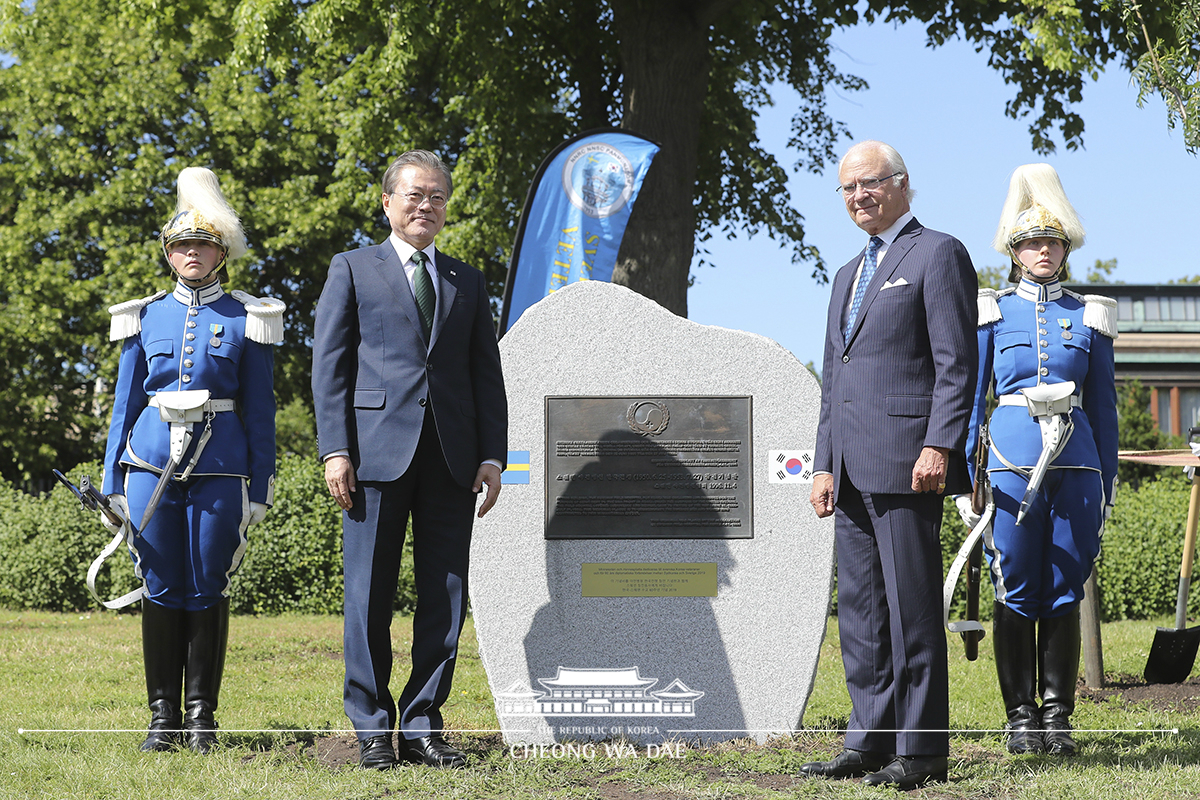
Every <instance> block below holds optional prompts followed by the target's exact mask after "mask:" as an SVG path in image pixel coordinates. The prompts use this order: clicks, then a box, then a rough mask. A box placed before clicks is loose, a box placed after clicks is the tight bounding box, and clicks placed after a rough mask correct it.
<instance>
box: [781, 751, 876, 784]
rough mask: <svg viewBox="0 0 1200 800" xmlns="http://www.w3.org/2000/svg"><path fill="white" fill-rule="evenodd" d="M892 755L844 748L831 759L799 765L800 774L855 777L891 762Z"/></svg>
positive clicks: (821, 776) (824, 776)
mask: <svg viewBox="0 0 1200 800" xmlns="http://www.w3.org/2000/svg"><path fill="white" fill-rule="evenodd" d="M893 758H894V756H892V755H891V754H889V753H873V752H871V751H869V750H851V749H850V748H848V747H847V748H846V749H845V750H843V751H842V752H840V753H838V754H837V756H835V757H834V759H833V760H832V761H810V762H808V763H807V764H801V765H800V774H801V775H807V776H809V777H810V778H813V777H819V778H857V777H858V776H860V775H866V774H867V773H869V772H874V771H875V770H877V769H882V768H883V767H885V766H887V765H888V764H889V763H891V761H892V759H893Z"/></svg>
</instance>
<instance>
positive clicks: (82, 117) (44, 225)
mask: <svg viewBox="0 0 1200 800" xmlns="http://www.w3.org/2000/svg"><path fill="white" fill-rule="evenodd" d="M234 8H235V3H233V2H230V1H229V0H215V2H205V3H198V2H181V3H161V4H160V3H154V4H153V7H148V8H146V9H144V10H143V9H138V8H137V7H136V4H135V3H127V2H119V1H118V0H80V2H71V3H66V2H62V0H38V2H37V3H18V2H15V1H13V0H5V1H4V2H2V3H0V49H3V50H5V51H7V53H8V54H9V55H10V56H11V57H12V59H15V61H14V62H12V63H10V62H9V61H8V60H6V61H4V62H3V64H4V65H5V66H3V67H0V370H2V372H0V430H2V431H4V436H2V437H0V477H3V478H5V479H7V480H9V481H12V482H23V481H28V480H30V479H36V478H39V477H41V476H43V475H46V474H48V473H49V471H50V468H51V467H54V466H57V467H60V468H61V467H62V466H64V465H70V464H74V463H79V462H81V461H84V460H86V459H89V458H94V457H95V454H96V450H97V449H98V448H99V447H100V446H101V445H100V444H99V443H100V442H101V441H102V440H103V435H104V430H105V427H106V425H107V421H108V406H109V400H108V397H107V389H105V388H104V386H105V384H107V385H109V386H111V384H112V383H113V382H114V381H115V378H116V364H117V357H118V355H119V352H120V347H119V345H117V344H114V343H110V342H108V341H107V338H108V337H107V331H108V314H107V313H106V311H105V309H106V308H107V307H108V306H110V305H113V304H115V303H118V302H122V301H125V300H129V299H132V298H136V297H142V296H145V295H147V294H151V293H152V292H154V291H157V290H159V289H162V288H166V287H169V286H170V283H171V279H170V277H169V274H168V271H167V267H166V264H165V262H164V260H163V257H162V254H161V251H160V250H159V247H158V244H157V240H156V236H157V234H158V229H159V227H160V225H161V224H162V223H163V222H164V221H165V220H166V219H167V218H168V217H169V216H170V214H171V212H172V210H173V208H174V204H175V178H176V176H177V174H178V172H179V170H180V168H182V167H184V166H192V165H199V166H208V167H211V168H212V169H214V170H216V172H217V174H218V175H219V176H220V179H221V184H222V188H223V190H224V192H225V194H226V196H227V197H228V198H229V200H230V203H231V204H232V205H233V207H234V208H235V209H237V210H238V211H239V212H240V214H241V216H242V220H243V223H244V225H245V227H246V230H247V233H248V236H249V239H250V244H251V252H250V254H249V255H248V256H246V257H243V258H242V259H239V260H238V261H235V262H233V263H231V264H230V287H229V288H236V289H244V290H247V291H249V292H251V293H252V294H256V295H262V294H266V295H272V296H275V297H279V298H281V299H283V300H284V301H285V302H286V303H287V305H288V309H289V310H288V312H287V314H286V315H285V325H286V327H287V334H286V337H285V343H284V344H283V345H281V346H280V348H279V349H278V351H277V356H276V376H275V377H276V381H275V384H276V389H277V392H278V394H279V396H280V401H281V403H282V404H287V403H289V402H290V401H291V400H292V399H293V398H294V397H297V396H299V397H307V396H308V394H309V389H308V382H309V364H310V355H309V352H308V347H309V342H310V341H311V335H312V310H313V307H314V305H315V303H316V299H317V296H318V294H319V292H320V289H321V286H322V284H323V282H324V275H325V269H326V265H327V264H328V263H329V259H330V258H331V257H332V255H333V254H334V253H336V252H338V251H340V250H344V249H347V248H349V247H351V246H354V245H355V244H356V243H360V242H361V241H363V240H365V239H369V238H376V237H377V236H378V234H379V233H381V232H382V231H384V230H386V229H384V228H382V227H381V226H378V225H375V224H373V221H374V220H375V219H376V218H378V214H377V213H376V211H377V205H378V204H377V203H373V202H372V196H371V195H372V193H371V192H370V191H368V187H369V186H370V184H371V181H372V180H373V178H372V174H373V172H375V171H376V168H377V167H378V165H379V164H380V162H381V160H382V159H383V158H384V155H380V154H376V155H371V154H370V152H366V151H363V152H358V154H357V156H356V157H357V158H358V159H359V161H360V163H361V168H359V169H343V172H342V173H340V174H337V173H335V167H336V164H335V160H334V158H333V154H334V152H335V151H336V149H337V138H336V133H335V131H337V130H338V129H339V128H340V127H341V125H340V123H339V122H338V121H337V120H338V118H339V114H340V113H341V111H342V108H341V106H340V105H339V103H338V102H337V101H336V99H331V98H325V99H322V98H321V92H322V90H321V87H320V86H318V85H317V84H316V83H315V82H314V81H313V80H312V79H311V78H307V77H305V76H303V75H296V74H284V75H282V76H280V77H279V78H276V77H275V76H273V75H269V74H266V73H265V72H264V71H263V70H261V69H249V70H244V71H239V70H235V69H232V68H231V67H230V66H229V64H228V61H229V58H230V53H231V48H232V39H233V35H234V31H233V29H232V28H231V27H230V19H231V17H232V15H233V12H234ZM381 135H384V134H381ZM377 149H382V148H377ZM372 152H374V151H372Z"/></svg>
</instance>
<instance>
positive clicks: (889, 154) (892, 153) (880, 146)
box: [838, 139, 917, 203]
mask: <svg viewBox="0 0 1200 800" xmlns="http://www.w3.org/2000/svg"><path fill="white" fill-rule="evenodd" d="M856 150H878V151H879V152H881V153H883V158H884V160H885V161H886V162H887V165H888V169H889V170H890V171H892V172H899V173H900V174H899V175H897V176H896V177H895V178H893V179H892V184H893V185H894V186H899V185H900V184H901V182H903V180H904V179H905V178H906V177H909V175H908V167H906V166H904V159H903V158H901V156H900V153H898V152H897V151H896V148H894V147H892V146H891V145H890V144H888V143H886V142H879V141H876V140H874V139H868V140H867V141H865V142H859V143H858V144H856V145H854V146H853V147H851V148H850V149H849V150H847V151H846V154H845V155H844V156H842V160H841V161H839V162H838V172H839V173H841V171H842V162H844V161H845V160H846V159H847V158H849V157H850V154H851V153H853V152H855V151H856ZM916 195H917V193H916V191H915V190H914V189H913V188H912V180H909V182H908V189H906V190H905V192H904V199H905V200H907V201H908V202H909V203H911V202H912V199H913V198H914V197H916Z"/></svg>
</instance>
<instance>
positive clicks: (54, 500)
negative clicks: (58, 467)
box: [0, 463, 138, 611]
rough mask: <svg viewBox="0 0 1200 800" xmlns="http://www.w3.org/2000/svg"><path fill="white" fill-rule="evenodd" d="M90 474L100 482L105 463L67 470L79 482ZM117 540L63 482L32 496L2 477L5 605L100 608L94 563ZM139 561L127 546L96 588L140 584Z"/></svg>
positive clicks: (0, 558) (112, 591) (121, 589)
mask: <svg viewBox="0 0 1200 800" xmlns="http://www.w3.org/2000/svg"><path fill="white" fill-rule="evenodd" d="M84 475H90V476H91V477H92V479H93V480H95V481H96V484H97V485H99V483H100V465H99V464H97V463H91V464H82V465H80V466H78V467H76V468H75V469H73V470H71V471H70V472H69V473H67V477H69V478H70V479H71V481H72V482H73V483H74V484H75V485H76V486H78V485H79V483H80V481H81V480H82V478H83V476H84ZM111 539H112V535H111V534H109V532H108V531H107V530H106V529H105V528H104V527H103V526H102V525H101V524H100V522H99V515H98V514H94V513H91V512H85V511H83V510H82V509H81V508H80V506H79V501H78V500H76V499H75V495H73V494H71V493H70V492H69V491H67V489H66V487H64V486H62V485H61V484H59V483H58V482H57V481H56V482H55V484H54V489H53V490H51V491H50V493H49V494H47V495H45V496H43V497H31V496H30V495H27V494H25V493H24V492H22V491H20V490H18V489H15V488H13V486H11V485H10V484H8V483H6V482H4V481H0V606H3V607H4V608H12V609H26V608H29V609H40V610H43V611H76V610H82V609H87V608H93V607H95V605H96V603H95V601H94V600H92V597H91V595H90V594H88V590H87V585H86V584H85V583H84V581H85V579H86V577H87V570H88V566H89V565H90V564H91V563H92V559H94V558H95V557H96V556H97V555H99V554H100V551H101V550H102V549H103V548H104V546H105V545H106V544H108V542H109V541H110V540H111ZM137 586H138V581H137V579H136V578H134V576H133V562H132V561H131V560H130V558H129V555H128V551H124V552H123V548H122V549H121V550H118V551H117V552H116V553H114V554H113V555H112V556H111V557H110V558H109V559H108V561H106V562H105V563H104V566H103V567H102V568H101V570H100V572H99V574H98V575H97V576H96V591H97V592H99V593H100V594H101V595H102V596H104V597H118V596H120V595H123V594H125V593H126V592H128V591H131V590H133V589H136V588H137Z"/></svg>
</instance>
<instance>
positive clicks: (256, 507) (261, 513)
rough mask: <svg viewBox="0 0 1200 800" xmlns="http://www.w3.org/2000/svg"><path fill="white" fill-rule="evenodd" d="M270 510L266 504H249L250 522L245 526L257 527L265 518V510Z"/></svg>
mask: <svg viewBox="0 0 1200 800" xmlns="http://www.w3.org/2000/svg"><path fill="white" fill-rule="evenodd" d="M268 508H270V506H268V505H267V504H266V503H251V504H250V521H249V522H248V523H246V525H247V526H250V525H257V524H258V523H260V522H262V521H263V520H264V519H266V518H267V509H268Z"/></svg>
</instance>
